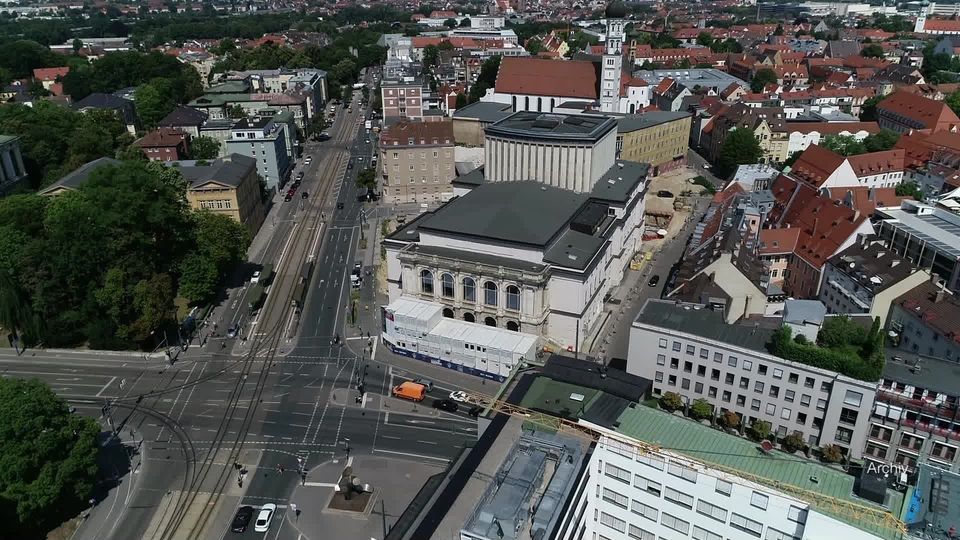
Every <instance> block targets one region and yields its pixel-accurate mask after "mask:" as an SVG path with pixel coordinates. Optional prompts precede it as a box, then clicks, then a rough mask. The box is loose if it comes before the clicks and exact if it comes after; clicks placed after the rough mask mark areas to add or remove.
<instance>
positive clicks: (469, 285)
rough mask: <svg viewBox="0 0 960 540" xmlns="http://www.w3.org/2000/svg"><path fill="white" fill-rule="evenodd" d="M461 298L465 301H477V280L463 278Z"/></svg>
mask: <svg viewBox="0 0 960 540" xmlns="http://www.w3.org/2000/svg"><path fill="white" fill-rule="evenodd" d="M463 300H464V301H465V302H476V301H477V282H476V281H474V280H473V278H468V277H466V278H463Z"/></svg>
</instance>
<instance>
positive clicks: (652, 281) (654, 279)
mask: <svg viewBox="0 0 960 540" xmlns="http://www.w3.org/2000/svg"><path fill="white" fill-rule="evenodd" d="M657 283H660V276H653V277H652V278H650V281H648V282H647V285H649V286H651V287H656V286H657Z"/></svg>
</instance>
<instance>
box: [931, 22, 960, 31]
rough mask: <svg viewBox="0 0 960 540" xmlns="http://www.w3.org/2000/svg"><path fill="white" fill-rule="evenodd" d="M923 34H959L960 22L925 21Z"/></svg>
mask: <svg viewBox="0 0 960 540" xmlns="http://www.w3.org/2000/svg"><path fill="white" fill-rule="evenodd" d="M923 30H924V31H925V32H954V33H960V21H954V20H950V19H927V20H926V21H924V23H923Z"/></svg>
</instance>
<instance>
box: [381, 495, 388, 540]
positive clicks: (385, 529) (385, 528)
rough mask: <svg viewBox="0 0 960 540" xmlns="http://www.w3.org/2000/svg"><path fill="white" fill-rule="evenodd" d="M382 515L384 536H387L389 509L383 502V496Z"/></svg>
mask: <svg viewBox="0 0 960 540" xmlns="http://www.w3.org/2000/svg"><path fill="white" fill-rule="evenodd" d="M380 517H381V518H383V537H384V538H386V537H387V509H386V506H385V505H384V504H383V497H380Z"/></svg>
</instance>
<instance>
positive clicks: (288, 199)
mask: <svg viewBox="0 0 960 540" xmlns="http://www.w3.org/2000/svg"><path fill="white" fill-rule="evenodd" d="M292 198H293V195H291V194H289V193H287V194H286V195H284V196H283V202H290V199H292Z"/></svg>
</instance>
